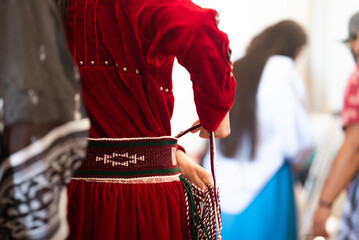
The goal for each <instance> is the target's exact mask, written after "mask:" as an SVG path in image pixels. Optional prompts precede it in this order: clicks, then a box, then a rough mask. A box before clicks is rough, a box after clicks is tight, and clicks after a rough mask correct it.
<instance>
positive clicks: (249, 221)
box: [205, 20, 313, 240]
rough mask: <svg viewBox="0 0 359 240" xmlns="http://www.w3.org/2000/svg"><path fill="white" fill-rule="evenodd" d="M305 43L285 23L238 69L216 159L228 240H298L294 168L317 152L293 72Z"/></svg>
mask: <svg viewBox="0 0 359 240" xmlns="http://www.w3.org/2000/svg"><path fill="white" fill-rule="evenodd" d="M306 41H307V36H306V33H305V31H304V30H303V28H302V27H301V26H299V25H298V24H297V23H296V22H294V21H291V20H284V21H281V22H279V23H277V24H275V25H272V26H270V27H268V28H266V29H265V30H263V31H262V32H261V33H259V34H258V35H257V36H256V37H254V38H253V40H252V41H251V43H250V44H249V47H248V48H247V51H246V55H245V56H244V57H243V58H241V59H240V60H238V61H237V62H235V63H234V69H233V71H234V76H235V78H236V79H237V81H238V87H237V90H236V99H235V103H234V106H233V108H232V109H231V111H230V120H231V125H232V131H231V135H230V136H229V137H228V138H227V139H223V140H222V139H221V140H219V141H218V146H219V150H218V151H217V161H218V172H217V177H218V184H219V187H220V190H221V203H222V214H223V238H224V239H226V240H231V239H233V240H234V239H250V240H268V239H276V240H282V239H283V240H284V239H290V240H294V239H297V223H296V207H295V199H294V193H293V178H292V172H291V166H293V165H296V164H298V163H299V162H300V160H301V159H303V158H304V157H305V156H306V155H307V154H308V153H309V152H310V151H311V149H312V145H313V140H312V136H311V130H310V122H309V117H308V113H307V110H306V89H305V85H304V83H303V80H302V79H301V78H300V76H299V75H298V74H297V72H296V71H295V64H294V61H295V60H296V58H297V57H298V55H299V54H300V52H301V50H302V47H303V46H304V45H305V43H306ZM205 166H208V157H206V158H205Z"/></svg>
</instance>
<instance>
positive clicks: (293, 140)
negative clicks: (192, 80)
mask: <svg viewBox="0 0 359 240" xmlns="http://www.w3.org/2000/svg"><path fill="white" fill-rule="evenodd" d="M238 81H240V79H238ZM304 102H306V91H305V86H304V83H303V81H302V79H301V78H300V77H299V76H298V74H297V73H296V71H295V68H294V61H293V60H292V59H291V58H289V57H284V56H272V57H271V58H270V59H269V60H268V61H267V63H266V65H265V67H264V70H263V74H262V77H261V82H260V84H259V88H258V93H257V124H258V134H259V137H258V146H257V152H256V158H255V159H254V160H253V161H250V160H249V155H250V151H249V145H248V141H244V146H243V147H242V151H241V152H239V151H238V152H237V154H236V157H235V159H229V158H227V157H225V156H223V155H222V154H221V151H220V150H219V149H217V156H216V157H217V164H218V167H217V179H218V185H219V187H220V192H221V205H222V211H223V212H226V213H232V214H238V213H240V212H242V211H243V210H244V209H245V208H246V207H247V206H248V205H249V204H250V203H251V202H252V201H253V199H254V198H255V197H256V196H257V195H258V193H259V192H260V191H261V190H262V189H263V187H264V186H265V185H266V183H267V182H268V181H269V180H270V179H271V178H272V177H273V176H274V175H275V174H276V172H277V171H278V170H279V168H280V167H281V166H282V165H283V163H284V161H285V159H288V160H289V161H290V163H295V162H297V161H299V160H300V159H301V157H300V156H301V154H302V153H303V152H306V151H308V150H309V149H311V148H312V145H313V140H312V135H311V129H310V122H309V117H308V113H307V110H306V107H305V104H304ZM231 124H235V123H233V122H232V123H231ZM208 158H209V157H208V156H207V157H206V160H205V167H206V168H207V169H210V168H209V161H208Z"/></svg>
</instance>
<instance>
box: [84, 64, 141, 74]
mask: <svg viewBox="0 0 359 240" xmlns="http://www.w3.org/2000/svg"><path fill="white" fill-rule="evenodd" d="M104 64H105V66H109V62H108V61H105V62H104ZM79 65H80V66H84V65H85V63H84V61H80V62H79ZM90 65H91V66H95V61H90ZM116 67H118V64H117V63H116ZM122 71H123V72H125V73H126V72H127V71H128V69H127V67H123V68H122ZM135 72H136V74H140V70H139V69H136V70H135Z"/></svg>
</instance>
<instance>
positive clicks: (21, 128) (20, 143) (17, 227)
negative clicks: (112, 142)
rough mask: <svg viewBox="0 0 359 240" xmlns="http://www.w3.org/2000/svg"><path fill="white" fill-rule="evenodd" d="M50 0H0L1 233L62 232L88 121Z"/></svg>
mask: <svg viewBox="0 0 359 240" xmlns="http://www.w3.org/2000/svg"><path fill="white" fill-rule="evenodd" d="M63 35H64V32H63V28H62V26H61V21H60V18H59V16H58V13H57V9H56V6H55V4H54V1H53V0H29V1H23V0H1V1H0V141H1V143H2V144H1V145H0V200H1V201H0V239H2V240H6V239H59V240H60V239H65V238H66V237H67V235H68V232H69V231H68V225H67V222H66V212H67V191H66V185H67V183H69V181H70V179H71V176H72V174H73V173H74V171H75V170H76V169H77V168H78V167H79V166H80V165H81V161H82V159H83V158H84V157H85V155H86V148H87V136H88V135H87V134H88V129H89V126H90V124H89V120H88V118H87V115H86V112H85V109H84V107H83V104H82V100H81V85H80V74H79V71H78V69H77V67H76V66H75V64H74V61H73V59H72V56H71V54H70V51H69V50H68V48H67V43H66V40H65V38H64V36H63Z"/></svg>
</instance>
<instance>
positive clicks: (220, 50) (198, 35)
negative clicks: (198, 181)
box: [135, 0, 236, 131]
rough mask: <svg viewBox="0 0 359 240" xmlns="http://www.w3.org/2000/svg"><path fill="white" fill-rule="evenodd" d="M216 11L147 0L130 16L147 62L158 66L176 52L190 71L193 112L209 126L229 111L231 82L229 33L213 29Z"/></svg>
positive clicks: (175, 0)
mask: <svg viewBox="0 0 359 240" xmlns="http://www.w3.org/2000/svg"><path fill="white" fill-rule="evenodd" d="M216 14H217V13H216V11H214V10H210V9H203V8H201V7H199V6H197V5H195V4H193V3H192V2H191V1H189V0H149V1H146V2H145V3H144V4H143V5H142V6H141V8H140V9H139V11H138V13H137V15H136V18H135V21H136V24H135V26H136V27H137V34H138V38H139V39H140V43H141V48H142V50H143V51H144V53H145V57H146V62H147V63H148V64H149V65H151V66H152V67H160V66H161V63H163V61H165V60H166V59H168V57H173V56H175V57H177V59H178V62H179V63H180V64H181V65H183V66H184V67H185V68H186V69H187V71H188V72H189V73H190V75H191V80H192V82H193V91H194V100H195V104H196V109H197V113H198V116H199V119H200V122H201V124H202V126H203V127H204V128H205V129H207V130H209V131H214V130H216V129H217V128H218V126H219V124H220V122H221V121H222V119H223V118H224V116H225V115H226V113H227V112H228V111H229V109H230V107H231V106H232V104H233V101H234V95H235V86H236V83H235V80H234V78H233V74H232V68H231V67H232V64H231V62H230V60H229V58H230V49H229V41H228V37H227V35H226V34H225V33H223V32H221V31H220V30H219V29H218V27H217V23H216V19H215V17H216Z"/></svg>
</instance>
